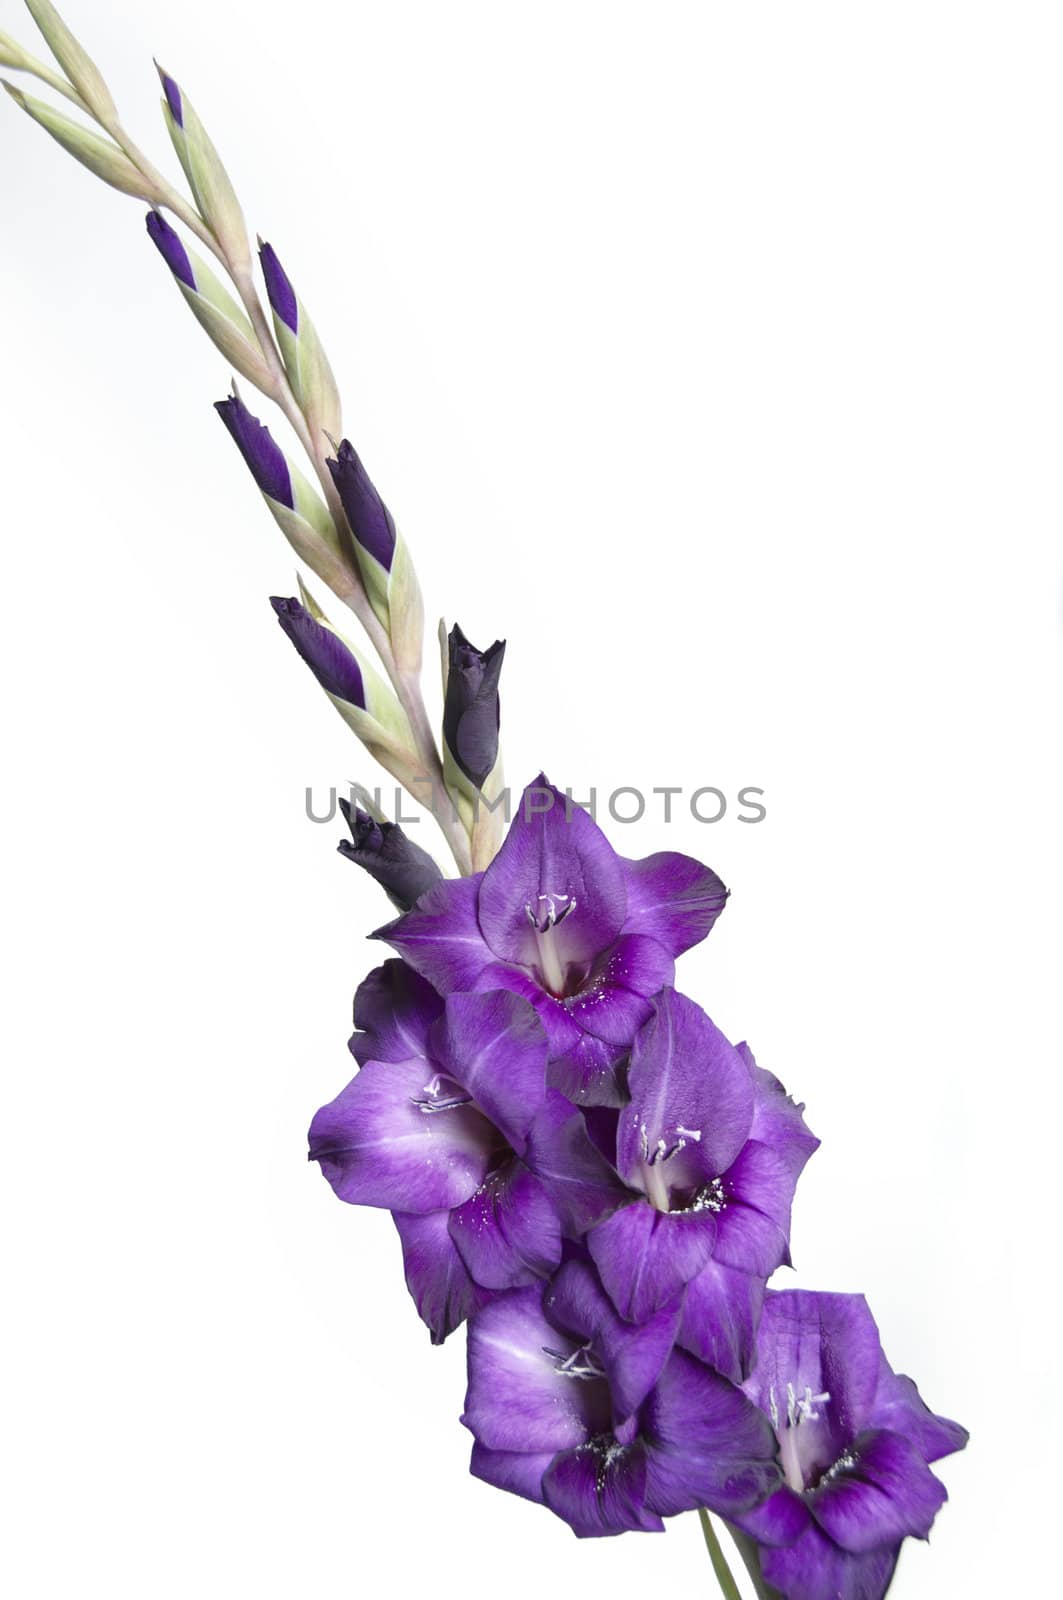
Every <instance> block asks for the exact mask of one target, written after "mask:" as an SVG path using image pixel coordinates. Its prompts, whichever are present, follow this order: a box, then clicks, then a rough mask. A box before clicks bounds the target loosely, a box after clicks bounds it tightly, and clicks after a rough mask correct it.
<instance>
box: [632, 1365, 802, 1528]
mask: <svg viewBox="0 0 1063 1600" xmlns="http://www.w3.org/2000/svg"><path fill="white" fill-rule="evenodd" d="M643 1436H644V1438H645V1439H646V1442H647V1447H648V1459H649V1479H648V1482H647V1490H646V1498H647V1501H648V1503H649V1504H650V1505H651V1506H653V1508H654V1509H655V1510H656V1511H659V1512H660V1513H661V1515H662V1516H664V1517H668V1516H673V1515H675V1514H676V1513H677V1512H680V1511H690V1510H693V1508H694V1507H695V1506H706V1507H707V1508H708V1509H709V1510H710V1511H717V1512H719V1513H720V1514H721V1515H722V1516H732V1515H734V1514H736V1513H738V1512H741V1511H746V1510H748V1509H749V1507H751V1506H753V1505H755V1504H757V1503H758V1502H759V1501H760V1500H763V1499H764V1498H765V1496H766V1495H768V1494H770V1493H771V1492H772V1491H773V1490H774V1489H775V1488H776V1487H777V1486H778V1484H779V1481H780V1479H779V1468H778V1465H777V1463H776V1459H775V1457H776V1442H775V1435H774V1433H773V1432H772V1428H771V1424H770V1423H769V1422H768V1419H767V1417H765V1416H763V1415H762V1414H761V1413H760V1412H759V1411H758V1410H757V1408H756V1407H755V1406H754V1405H751V1404H750V1402H749V1401H748V1400H747V1399H746V1397H745V1395H744V1394H743V1393H742V1391H741V1389H737V1388H735V1386H734V1384H732V1383H728V1381H727V1379H726V1378H722V1377H720V1375H719V1374H718V1373H715V1372H710V1370H709V1368H708V1367H705V1366H702V1364H701V1362H700V1361H695V1360H694V1358H693V1356H688V1355H685V1354H684V1353H683V1352H682V1351H681V1350H676V1351H675V1352H674V1353H673V1354H672V1356H671V1358H670V1360H669V1361H668V1363H667V1365H666V1366H665V1368H664V1371H663V1372H662V1373H661V1376H660V1379H659V1380H658V1382H657V1386H656V1388H655V1389H654V1390H653V1392H652V1394H651V1395H650V1397H649V1399H648V1400H647V1402H646V1407H645V1410H644V1413H643Z"/></svg>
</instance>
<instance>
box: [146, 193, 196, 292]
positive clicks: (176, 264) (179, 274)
mask: <svg viewBox="0 0 1063 1600" xmlns="http://www.w3.org/2000/svg"><path fill="white" fill-rule="evenodd" d="M147 224H148V235H149V237H150V239H151V242H152V244H154V246H155V247H156V249H157V250H158V252H159V254H160V255H161V256H162V259H163V260H164V261H165V263H166V265H167V266H168V267H169V269H170V271H171V272H172V273H173V275H174V277H175V278H177V279H179V280H180V282H181V283H184V284H187V286H188V288H189V289H192V290H194V289H195V287H196V275H195V273H194V272H193V270H192V263H191V261H190V260H189V257H188V251H187V250H186V249H185V247H184V245H183V244H182V242H181V236H180V234H179V233H177V232H176V231H175V230H174V229H173V228H171V227H170V224H169V223H168V222H167V220H166V218H165V217H164V216H163V214H162V212H161V211H149V212H148V218H147Z"/></svg>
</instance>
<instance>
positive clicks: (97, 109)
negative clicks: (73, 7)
mask: <svg viewBox="0 0 1063 1600" xmlns="http://www.w3.org/2000/svg"><path fill="white" fill-rule="evenodd" d="M26 9H27V10H28V12H29V14H30V16H31V17H32V18H33V20H34V22H35V23H36V24H37V26H38V28H39V29H40V31H41V33H42V34H43V35H44V38H45V41H46V43H47V45H48V48H49V50H51V52H52V54H53V56H54V57H55V59H56V60H57V61H58V63H59V65H60V66H61V67H62V69H63V71H64V72H65V73H66V75H67V77H68V78H69V79H70V82H71V83H72V84H73V85H74V88H75V89H76V90H77V92H78V94H79V95H80V96H81V98H82V100H83V101H84V103H85V105H86V106H87V107H88V108H89V110H90V111H91V112H92V113H93V115H94V116H96V117H98V118H99V119H100V121H101V122H103V123H107V122H116V121H117V119H118V111H117V108H116V106H115V103H114V101H113V100H112V99H111V92H110V90H109V89H108V87H107V85H106V84H105V83H104V81H103V74H102V73H101V72H100V69H99V67H98V66H97V65H96V63H95V62H94V61H93V59H92V57H91V56H90V55H89V54H88V53H87V51H86V50H84V49H83V48H82V46H81V45H80V44H79V43H78V41H77V40H76V39H75V38H74V35H73V34H72V33H71V31H70V29H69V28H68V27H67V25H66V23H65V22H64V21H63V19H62V17H61V16H60V15H59V13H58V11H57V10H56V9H55V7H54V6H53V5H51V4H50V3H49V0H26ZM30 70H32V68H31V69H30Z"/></svg>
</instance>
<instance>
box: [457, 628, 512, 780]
mask: <svg viewBox="0 0 1063 1600" xmlns="http://www.w3.org/2000/svg"><path fill="white" fill-rule="evenodd" d="M447 643H448V650H449V664H448V670H447V690H446V700H445V703H444V707H443V738H444V740H445V742H446V748H447V751H448V753H449V755H450V757H451V760H452V762H453V763H454V765H456V766H457V767H458V769H459V770H460V772H461V773H462V774H463V776H464V777H465V778H466V779H467V781H468V782H469V783H470V784H471V785H472V787H473V789H474V790H475V791H476V792H477V793H479V791H480V790H481V789H482V788H483V787H484V784H485V783H486V781H487V779H488V776H489V775H490V773H491V772H492V771H493V769H494V765H495V762H496V761H497V760H498V730H499V726H500V722H501V708H500V705H499V697H498V680H499V676H500V674H501V671H502V659H503V657H504V655H505V653H506V644H505V640H504V639H496V640H495V642H494V644H493V645H491V646H490V648H489V649H487V650H477V649H476V647H475V645H471V644H470V643H469V641H468V639H466V637H465V635H464V634H463V633H462V631H461V629H460V628H459V627H458V625H457V623H455V624H454V626H453V628H451V630H450V635H449V638H448V641H447Z"/></svg>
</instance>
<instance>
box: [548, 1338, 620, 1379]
mask: <svg viewBox="0 0 1063 1600" xmlns="http://www.w3.org/2000/svg"><path fill="white" fill-rule="evenodd" d="M541 1348H542V1352H543V1355H544V1356H549V1357H550V1360H551V1361H552V1362H553V1363H554V1366H555V1367H556V1368H557V1371H558V1372H559V1373H561V1375H562V1376H563V1377H565V1378H604V1377H605V1368H604V1367H603V1366H602V1365H601V1363H600V1362H599V1360H598V1357H597V1356H596V1355H595V1354H594V1351H593V1350H592V1349H591V1347H590V1345H586V1344H585V1345H581V1346H580V1348H579V1349H578V1350H573V1351H572V1353H571V1354H570V1355H567V1356H566V1355H565V1354H564V1352H563V1351H561V1350H550V1349H549V1348H548V1347H547V1346H546V1345H545V1344H544V1345H543V1346H542V1347H541Z"/></svg>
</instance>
